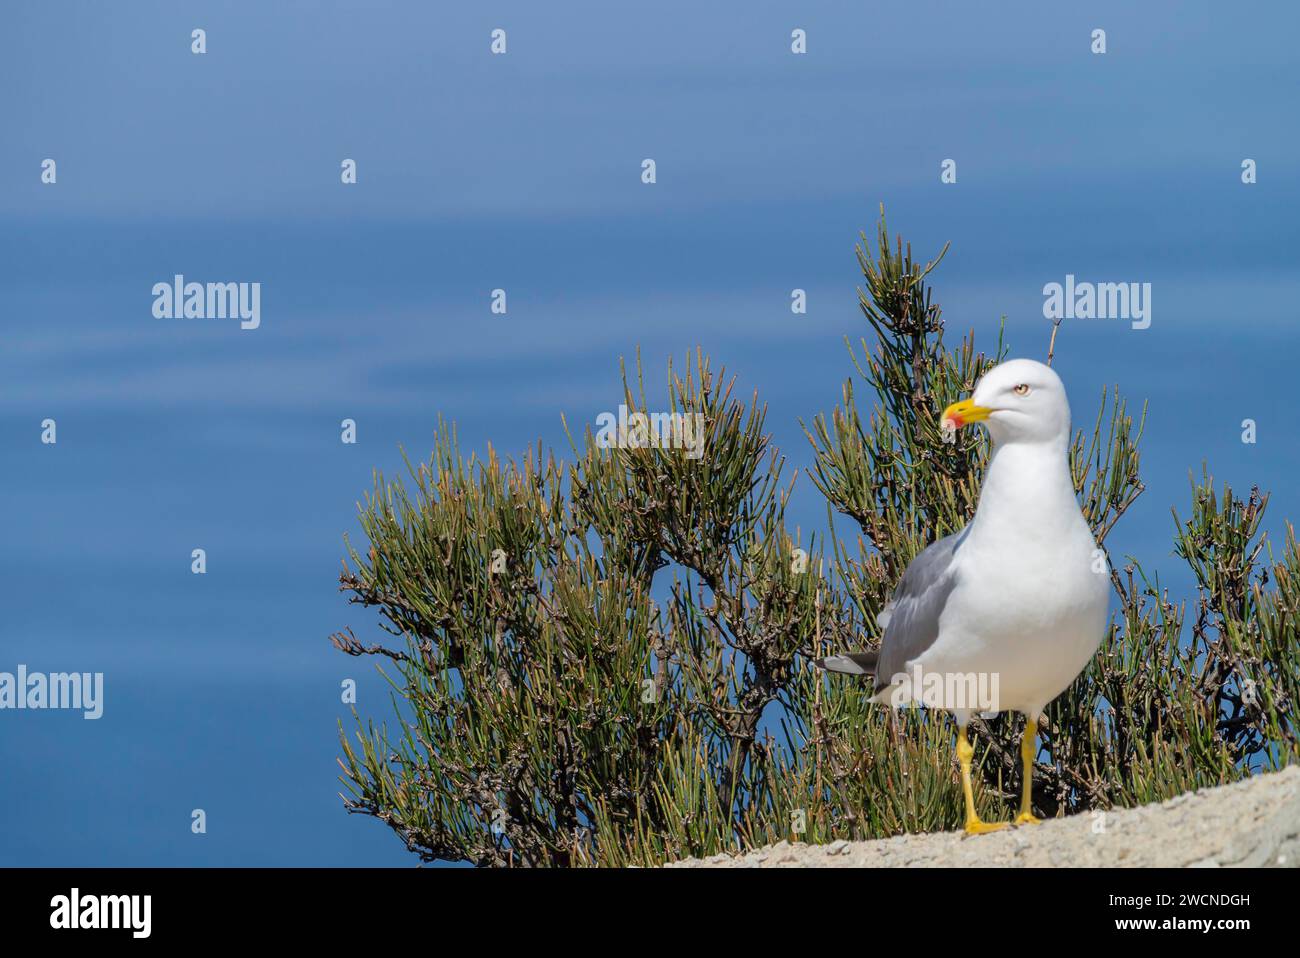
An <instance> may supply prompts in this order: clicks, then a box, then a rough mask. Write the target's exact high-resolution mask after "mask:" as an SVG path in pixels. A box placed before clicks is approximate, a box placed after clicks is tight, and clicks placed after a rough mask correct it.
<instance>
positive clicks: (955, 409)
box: [940, 399, 993, 429]
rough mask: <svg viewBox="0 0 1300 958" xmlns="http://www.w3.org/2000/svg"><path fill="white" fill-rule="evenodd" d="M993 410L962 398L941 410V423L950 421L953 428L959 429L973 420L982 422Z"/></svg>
mask: <svg viewBox="0 0 1300 958" xmlns="http://www.w3.org/2000/svg"><path fill="white" fill-rule="evenodd" d="M992 412H993V410H992V409H989V408H988V407H987V406H977V405H975V401H974V400H973V399H963V400H962V401H961V402H955V403H953V404H952V405H951V406H949V407H948V408H947V409H945V410H944V411H943V418H942V419H941V420H940V422H942V423H948V422H951V423H952V425H953V428H954V429H960V428H961V427H962V426H968V425H970V424H971V423H973V422H983V421H984V420H985V419H988V418H989V416H990V415H991V414H992Z"/></svg>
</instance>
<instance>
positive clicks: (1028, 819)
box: [1015, 715, 1042, 825]
mask: <svg viewBox="0 0 1300 958" xmlns="http://www.w3.org/2000/svg"><path fill="white" fill-rule="evenodd" d="M1037 733H1038V722H1037V720H1036V719H1035V718H1034V717H1033V716H1032V715H1030V716H1027V717H1026V718H1025V734H1024V735H1023V736H1022V737H1021V739H1020V764H1021V768H1022V769H1023V774H1022V776H1021V778H1022V780H1023V785H1022V788H1021V792H1020V814H1019V815H1017V816H1016V821H1015V824H1017V825H1038V824H1041V822H1042V819H1040V818H1035V817H1034V811H1033V791H1034V756H1035V755H1037V754H1038V749H1036V748H1035V747H1034V738H1035V736H1036V735H1037Z"/></svg>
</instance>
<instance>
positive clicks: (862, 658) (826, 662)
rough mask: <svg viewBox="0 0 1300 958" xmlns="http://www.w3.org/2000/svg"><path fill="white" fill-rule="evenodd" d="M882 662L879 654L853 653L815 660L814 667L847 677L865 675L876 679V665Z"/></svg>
mask: <svg viewBox="0 0 1300 958" xmlns="http://www.w3.org/2000/svg"><path fill="white" fill-rule="evenodd" d="M879 660H880V653H879V652H852V653H850V654H848V655H828V656H826V658H824V659H814V660H813V665H815V666H817V668H819V669H825V670H826V671H827V672H842V673H844V674H845V675H865V676H867V677H869V678H874V677H875V674H876V663H877V662H878V661H879Z"/></svg>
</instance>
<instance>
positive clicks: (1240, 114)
mask: <svg viewBox="0 0 1300 958" xmlns="http://www.w3.org/2000/svg"><path fill="white" fill-rule="evenodd" d="M1088 6H1089V8H1088V9H1087V10H1086V11H1085V10H1082V9H1080V10H1066V9H1060V8H1059V7H1058V5H1049V4H1042V3H1029V2H1016V3H1000V4H996V5H991V4H981V5H973V4H958V3H909V4H893V5H884V4H852V5H850V4H832V3H817V4H807V5H796V4H792V3H765V2H745V3H739V2H737V3H715V4H708V5H702V4H697V3H676V2H656V3H653V4H640V5H630V4H629V5H612V4H608V3H599V2H590V3H559V4H537V3H519V4H504V3H498V4H492V3H482V4H477V3H476V4H470V3H464V4H458V5H454V6H453V5H447V4H431V3H420V4H415V3H404V4H396V3H382V2H374V0H370V2H365V3H361V2H357V3H328V2H313V3H289V2H278V3H274V4H270V3H267V4H258V3H252V2H246V3H198V2H195V3H185V4H178V3H174V2H158V3H143V2H130V3H122V4H88V3H57V2H50V3H42V4H35V3H24V4H18V3H10V4H5V5H4V7H3V12H0V216H2V217H3V223H4V229H3V230H2V231H0V317H2V323H3V326H2V329H0V333H2V335H0V456H2V457H3V458H2V460H0V462H2V468H0V490H2V492H3V502H4V504H5V515H4V530H5V535H4V546H3V548H0V578H2V580H3V582H4V585H5V603H4V606H5V608H4V614H3V616H0V670H6V671H13V670H14V669H15V668H16V666H17V665H18V664H19V663H25V664H26V665H27V666H28V667H29V669H31V670H39V671H64V670H77V671H103V672H104V673H105V682H106V692H105V713H104V717H103V718H102V719H100V720H99V721H96V722H88V721H84V720H83V719H82V718H81V715H80V714H79V713H76V712H52V711H47V712H15V711H5V712H0V864H68V865H110V864H111V865H123V864H125V865H137V864H140V865H143V864H222V865H225V864H232V865H233V864H254V865H264V864H305V865H341V864H395V865H405V864H411V863H413V862H414V859H413V858H412V857H410V856H409V855H408V854H407V853H406V852H405V851H404V850H403V849H402V847H401V845H400V843H399V842H398V840H397V839H396V838H395V837H394V836H393V835H392V834H391V833H390V832H389V831H388V829H387V828H386V827H384V826H383V825H381V824H379V823H377V822H374V821H371V820H368V819H363V818H357V817H349V816H347V815H346V814H345V813H344V812H343V811H342V809H341V807H340V803H339V799H338V797H337V794H336V793H337V791H338V789H339V784H338V782H337V778H336V777H337V772H338V770H337V767H336V765H335V761H334V759H335V756H336V755H337V753H338V746H337V740H336V736H337V722H338V720H339V719H340V718H346V714H347V710H346V708H345V707H344V706H342V705H341V704H340V701H339V683H340V682H341V681H342V680H343V679H345V678H349V677H352V678H356V679H357V680H358V681H359V682H360V683H361V699H360V703H359V708H360V710H361V711H362V713H363V714H368V715H372V716H375V717H377V718H384V717H387V716H388V714H389V712H390V706H389V702H388V699H387V696H386V694H385V691H384V687H383V684H382V682H381V681H380V680H378V679H377V678H376V677H375V675H374V673H373V665H372V663H370V662H369V661H367V660H356V659H350V658H347V657H345V656H342V655H340V654H339V653H337V652H335V651H334V650H333V649H332V648H331V647H330V645H329V643H328V641H327V637H328V635H329V634H330V633H331V632H333V631H336V630H338V629H340V628H342V627H344V626H349V625H350V626H352V627H354V628H355V629H356V631H357V633H358V635H359V636H361V637H363V638H365V639H367V640H374V639H375V638H376V637H377V636H378V635H379V633H378V631H377V630H376V629H375V627H374V623H375V619H374V617H373V615H371V614H369V613H367V612H365V611H364V610H361V609H359V608H356V607H352V606H349V605H347V603H346V602H345V599H344V597H343V596H341V595H340V594H339V593H338V592H337V573H338V571H339V562H340V559H341V557H342V555H343V544H342V535H343V533H344V532H346V531H352V532H354V533H355V531H356V521H355V502H356V500H357V499H358V498H360V496H361V495H362V494H363V492H365V491H366V490H367V489H368V488H369V487H370V483H371V470H372V469H373V468H374V467H380V468H383V469H384V470H385V471H395V469H396V467H397V465H398V464H399V462H400V459H399V445H404V446H405V447H406V448H407V450H408V451H409V452H410V453H411V455H412V456H413V457H420V456H423V455H425V454H426V453H427V450H428V444H429V440H430V437H431V435H432V430H433V426H434V423H435V420H436V417H437V415H438V414H439V413H442V414H444V415H445V416H446V417H448V418H449V419H451V420H454V421H456V422H457V423H458V424H459V427H460V436H461V441H462V447H463V448H464V449H465V450H466V451H467V452H468V451H472V450H482V449H484V448H485V446H486V444H487V443H488V442H489V441H491V442H492V443H494V444H495V445H496V446H497V448H499V449H501V450H503V451H506V452H510V453H519V452H522V451H523V450H524V449H525V448H526V447H527V446H528V444H529V443H530V442H533V441H535V440H536V438H537V437H538V436H540V437H542V438H543V439H544V440H545V441H546V442H547V443H548V444H551V445H553V446H556V447H558V448H561V449H563V448H564V443H563V433H562V430H561V426H560V414H561V413H562V412H563V413H565V414H567V415H568V417H569V419H570V421H571V422H573V423H575V424H582V423H586V422H592V421H594V419H595V417H596V416H597V415H598V414H599V413H600V412H602V411H606V410H614V409H616V408H617V405H618V402H619V399H620V395H621V394H620V392H619V389H618V363H617V360H618V357H619V356H627V357H629V358H630V357H631V356H632V355H633V353H634V351H635V349H636V347H637V346H638V345H639V346H640V347H641V348H642V352H643V356H644V359H645V363H646V367H647V369H648V370H649V376H650V379H651V381H652V382H659V381H661V380H662V370H663V368H664V364H665V362H666V360H667V359H668V358H669V357H670V356H671V357H676V358H677V359H678V360H679V361H680V360H682V359H683V358H684V357H685V355H686V353H687V351H688V350H690V349H692V348H693V347H694V346H695V345H696V344H701V345H703V346H704V347H705V349H706V350H707V351H709V352H710V353H711V354H712V355H713V357H714V360H715V362H717V363H725V364H726V365H727V367H728V369H729V370H731V371H733V372H735V373H736V374H737V375H738V376H739V380H740V386H741V388H742V391H743V392H745V393H748V392H749V391H750V390H752V389H758V390H759V392H760V395H761V397H762V398H763V399H764V400H766V401H767V402H768V403H769V405H770V409H769V425H770V427H771V429H772V431H773V433H774V436H775V439H776V441H777V443H778V444H779V445H780V446H781V447H782V449H783V450H785V451H786V452H787V454H788V455H789V457H790V460H791V465H793V466H806V465H807V464H808V463H809V461H810V456H809V450H808V446H807V443H806V441H805V440H804V439H803V438H802V435H801V433H800V432H799V427H798V419H799V418H800V417H803V418H805V419H808V418H811V417H812V416H813V415H815V414H816V413H818V412H820V411H829V410H830V409H831V408H832V407H833V406H834V404H835V403H836V401H837V400H838V397H839V388H840V383H841V381H842V380H843V379H844V378H845V377H846V376H848V375H849V373H850V371H851V367H850V364H849V361H848V358H847V355H846V353H845V350H844V346H843V337H844V336H845V335H852V336H855V337H856V336H857V335H859V334H861V333H862V332H864V331H865V324H864V323H863V322H862V320H861V318H860V316H859V314H858V312H857V305H856V293H855V286H856V285H857V284H858V283H859V281H860V274H859V273H858V270H857V267H856V263H855V260H854V257H853V244H854V242H855V239H856V237H857V230H858V229H867V230H868V231H870V230H871V229H872V227H873V224H874V221H875V218H876V214H877V206H878V204H879V203H881V202H884V203H885V204H886V205H887V209H888V213H889V217H890V223H891V226H892V228H894V229H896V230H899V231H902V232H903V233H905V235H906V236H907V237H908V238H909V239H910V240H911V241H912V243H913V246H914V249H915V251H916V252H917V254H918V256H921V257H928V256H930V255H932V254H933V253H934V252H936V251H937V250H938V249H939V247H940V246H941V245H942V244H943V242H944V241H946V240H951V241H952V243H953V248H952V251H951V253H950V254H949V256H948V258H947V260H946V261H945V263H944V264H943V266H942V267H941V268H940V270H939V272H938V273H937V274H936V275H935V277H934V280H935V286H936V290H937V298H938V300H939V301H940V302H941V303H942V304H943V306H944V315H945V316H946V318H947V320H948V322H949V324H950V329H951V330H952V331H953V334H954V339H955V338H956V334H957V333H958V332H960V331H963V330H965V329H966V328H970V327H973V328H974V329H975V330H976V332H977V337H978V342H979V343H982V344H984V345H986V346H989V347H991V346H992V343H993V340H994V338H995V335H996V330H997V325H998V323H999V321H1000V317H1001V316H1003V315H1005V316H1006V321H1007V335H1008V339H1009V341H1010V344H1011V347H1012V354H1013V355H1025V356H1031V357H1037V358H1042V357H1043V356H1044V354H1045V351H1046V346H1047V340H1048V333H1049V325H1048V323H1047V322H1046V321H1045V320H1044V319H1043V318H1042V304H1043V295H1042V287H1043V285H1044V283H1047V282H1053V281H1055V282H1061V281H1063V280H1064V277H1065V274H1066V273H1074V274H1075V275H1076V276H1077V277H1078V278H1079V279H1080V280H1091V281H1095V282H1101V281H1105V282H1128V281H1134V282H1150V283H1152V284H1153V297H1152V307H1153V312H1152V319H1153V321H1152V325H1151V327H1150V328H1149V329H1146V330H1141V331H1138V330H1133V329H1131V328H1130V326H1129V324H1128V323H1127V322H1123V321H1100V320H1097V321H1091V322H1086V321H1078V322H1074V323H1069V322H1067V324H1066V325H1065V327H1064V328H1063V329H1062V331H1061V335H1060V338H1059V341H1058V349H1057V361H1056V366H1057V368H1058V370H1059V371H1060V372H1061V374H1062V375H1063V377H1064V378H1065V381H1066V384H1067V387H1068V388H1069V390H1070V394H1071V397H1072V401H1073V405H1074V411H1075V420H1076V422H1078V423H1081V424H1090V423H1091V420H1092V418H1093V416H1094V415H1095V412H1096V408H1097V401H1098V397H1099V395H1100V392H1101V390H1102V388H1103V386H1105V385H1107V384H1112V383H1117V384H1118V385H1119V386H1120V388H1121V390H1122V392H1123V393H1124V394H1125V395H1126V396H1128V397H1129V398H1130V400H1132V401H1134V402H1136V403H1137V404H1138V405H1140V403H1141V402H1142V401H1143V400H1149V401H1150V419H1149V423H1148V429H1147V435H1146V439H1145V442H1144V450H1145V470H1144V472H1145V477H1146V480H1147V483H1148V486H1149V488H1148V491H1147V493H1146V495H1145V496H1144V497H1143V498H1142V499H1141V500H1140V501H1139V503H1138V505H1137V506H1136V507H1135V508H1134V509H1133V510H1132V511H1131V513H1130V514H1129V515H1128V516H1126V517H1125V519H1124V520H1123V522H1122V523H1121V525H1120V526H1119V529H1118V530H1117V532H1116V533H1115V534H1114V536H1113V538H1112V540H1111V541H1110V546H1111V550H1112V553H1113V554H1115V555H1117V556H1122V555H1123V554H1126V553H1131V554H1134V555H1137V556H1138V557H1140V558H1141V559H1142V560H1143V562H1144V564H1145V565H1146V566H1147V567H1148V570H1149V571H1161V572H1162V577H1163V578H1164V579H1166V580H1167V581H1168V582H1169V583H1170V584H1172V585H1173V586H1175V588H1176V594H1182V595H1185V594H1186V593H1185V591H1183V590H1184V589H1185V586H1186V580H1187V576H1186V574H1185V573H1184V572H1182V571H1181V570H1180V569H1179V563H1178V562H1177V560H1175V559H1173V558H1172V557H1171V556H1170V554H1169V552H1170V533H1171V531H1172V519H1171V517H1170V514H1169V508H1170V506H1171V505H1176V506H1177V507H1178V508H1179V509H1180V511H1182V512H1184V513H1185V512H1186V510H1187V501H1188V495H1187V490H1188V481H1187V476H1188V472H1189V470H1191V469H1197V470H1199V467H1200V463H1201V462H1202V460H1206V459H1208V460H1209V462H1210V463H1211V465H1212V467H1213V469H1214V471H1215V473H1216V474H1217V475H1218V476H1219V477H1220V478H1221V479H1228V480H1230V481H1232V482H1233V483H1234V484H1235V485H1237V486H1239V487H1241V491H1245V489H1246V488H1248V486H1249V485H1250V484H1251V483H1252V482H1258V483H1259V484H1260V485H1261V486H1263V487H1264V488H1268V489H1271V490H1272V491H1273V493H1274V499H1273V505H1272V506H1271V508H1270V513H1269V517H1270V518H1269V522H1268V525H1269V528H1270V530H1272V531H1273V532H1274V534H1277V533H1278V532H1280V531H1281V530H1282V528H1283V525H1282V522H1283V518H1284V517H1287V516H1293V517H1294V516H1300V496H1297V491H1296V487H1295V484H1294V483H1293V482H1292V481H1291V477H1292V476H1293V475H1294V473H1295V470H1296V468H1297V465H1298V464H1300V463H1298V459H1300V455H1298V453H1297V447H1296V443H1295V429H1294V426H1293V416H1294V409H1295V400H1294V391H1295V374H1294V369H1295V358H1296V346H1297V342H1298V340H1300V337H1297V333H1296V323H1297V321H1298V320H1300V317H1298V316H1297V309H1296V302H1297V295H1296V294H1297V287H1298V285H1300V271H1298V270H1297V265H1296V256H1295V249H1296V245H1297V244H1296V238H1297V230H1298V229H1300V227H1297V223H1296V217H1295V211H1296V209H1297V203H1296V200H1297V198H1298V196H1297V192H1298V191H1297V183H1298V182H1300V179H1298V178H1297V172H1300V170H1298V166H1300V150H1298V148H1300V136H1298V134H1297V125H1296V123H1295V104H1296V93H1297V80H1296V66H1297V63H1296V59H1297V58H1296V54H1295V52H1294V37H1295V35H1296V28H1297V26H1298V25H1300V24H1298V23H1297V20H1298V19H1300V17H1298V16H1297V14H1296V13H1295V7H1294V6H1293V5H1284V4H1276V5H1273V6H1272V7H1271V9H1267V8H1266V7H1263V6H1255V7H1251V8H1249V9H1248V10H1247V9H1244V8H1243V9H1241V10H1234V9H1233V8H1230V7H1228V6H1225V5H1222V4H1210V3H1146V4H1142V5H1141V9H1129V8H1130V6H1132V5H1131V4H1127V3H1094V4H1090V5H1088ZM196 27H202V28H204V29H206V30H207V42H208V52H207V53H206V54H205V55H202V56H196V55H194V54H192V53H191V52H190V42H191V41H190V31H191V30H192V29H194V28H196ZM496 27H502V28H505V29H506V30H507V32H508V38H509V40H508V42H509V52H508V53H507V54H506V55H505V56H492V55H491V54H490V53H489V33H490V31H491V30H492V29H493V28H496ZM795 27H801V28H803V29H805V30H807V32H808V51H809V52H808V53H807V54H806V55H804V56H795V55H793V54H791V52H790V48H789V44H790V31H791V30H792V29H794V28H795ZM1096 27H1101V28H1104V29H1105V30H1106V31H1107V41H1108V52H1107V53H1106V54H1105V55H1103V56H1097V55H1093V54H1092V53H1091V52H1090V49H1089V47H1090V43H1091V40H1090V34H1091V31H1092V30H1093V29H1094V28H1096ZM46 157H51V158H54V159H56V160H57V162H58V183H57V185H53V186H49V185H43V184H42V183H41V182H40V164H41V161H42V160H43V159H45V158H46ZM345 157H347V158H353V159H355V160H356V161H357V164H358V171H359V183H358V184H357V185H355V186H344V185H342V184H341V183H340V181H339V172H340V162H341V161H342V160H343V159H344V158H345ZM646 157H653V158H654V159H655V160H656V161H657V164H658V183H657V184H655V185H653V186H646V185H643V184H642V183H641V182H640V164H641V161H642V159H644V158H646ZM1247 157H1249V158H1252V159H1254V160H1256V161H1257V163H1258V165H1259V182H1258V184H1257V185H1253V186H1245V185H1243V184H1242V183H1241V181H1240V165H1241V161H1242V160H1243V159H1244V158H1247ZM947 158H952V159H955V160H956V161H957V166H958V182H957V183H956V184H955V185H944V184H941V183H940V180H939V172H940V163H941V162H942V161H943V160H944V159H947ZM174 273H183V274H185V275H186V276H187V278H190V279H193V280H199V281H227V280H232V281H244V282H252V281H257V282H261V283H262V325H261V328H260V329H258V330H255V331H241V330H240V329H239V328H238V325H237V324H236V323H234V322H231V321H225V322H222V321H189V322H185V321H178V320H157V319H154V318H153V316H152V313H151V307H152V296H151V293H150V290H151V287H152V285H153V284H154V283H155V282H159V281H164V282H166V281H170V279H171V277H172V275H173V274H174ZM496 287H503V288H505V289H506V290H507V293H508V296H509V313H508V315H506V316H504V317H503V316H496V315H493V314H491V313H490V312H489V308H488V306H489V293H490V291H491V290H492V289H493V288H496ZM795 287H800V288H803V289H806V290H807V291H808V296H809V311H808V314H807V315H806V316H795V315H792V314H791V312H790V308H789V303H790V291H791V289H793V288H795ZM46 417H52V418H54V419H56V420H57V421H58V438H59V441H58V444H57V445H56V446H47V445H43V444H41V442H40V422H41V420H42V419H44V418H46ZM1247 417H1249V418H1253V419H1255V420H1256V421H1257V423H1258V443H1257V444H1255V445H1245V444H1243V443H1242V442H1241V438H1240V437H1241V422H1242V420H1243V419H1244V418H1247ZM344 418H353V419H356V420H357V422H358V426H359V442H358V443H357V444H356V445H352V446H349V445H344V444H342V443H341V442H340V441H339V422H340V420H342V419H344ZM824 515H825V513H824V505H823V504H822V502H821V501H820V499H819V497H818V495H817V493H816V491H815V490H814V489H813V488H812V486H811V484H810V483H808V482H807V481H806V480H803V481H801V482H800V484H799V486H798V491H797V496H796V504H795V512H794V518H795V519H796V520H797V521H799V522H800V523H801V524H802V526H803V528H804V529H805V530H806V531H811V530H817V531H820V530H821V529H822V527H823V526H824ZM199 547H201V548H204V549H206V550H207V554H208V573H207V575H205V576H196V575H192V574H191V573H190V550H191V549H194V548H199ZM194 808H203V809H205V810H206V812H207V815H208V832H207V834H206V835H193V834H191V832H190V812H191V810H192V809H194Z"/></svg>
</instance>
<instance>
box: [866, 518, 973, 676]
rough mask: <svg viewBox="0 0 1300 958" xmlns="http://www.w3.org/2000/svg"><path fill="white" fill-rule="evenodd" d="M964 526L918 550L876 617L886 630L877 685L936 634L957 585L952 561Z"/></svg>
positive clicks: (960, 541) (877, 667) (932, 639)
mask: <svg viewBox="0 0 1300 958" xmlns="http://www.w3.org/2000/svg"><path fill="white" fill-rule="evenodd" d="M969 528H970V527H969V526H967V527H966V529H962V530H961V532H954V533H953V534H952V535H950V536H944V537H943V538H942V539H939V540H936V541H935V542H932V543H931V544H930V545H928V546H926V547H925V548H924V549H922V550H921V552H920V554H918V555H917V557H916V558H915V559H913V560H912V561H911V563H910V564H909V565H908V567H907V570H906V571H905V572H904V573H903V578H902V581H900V582H899V583H898V588H897V589H896V590H895V591H894V597H893V598H892V599H890V600H889V602H888V604H886V606H885V607H884V608H883V609H881V610H880V613H879V615H877V616H876V624H877V625H879V626H880V627H881V628H883V629H884V630H885V635H884V638H883V639H882V640H881V643H880V660H879V662H878V663H877V664H876V688H878V689H883V688H884V687H885V686H887V685H889V679H890V677H891V676H894V675H897V674H898V673H899V672H902V671H903V670H904V666H905V665H906V663H907V662H908V661H909V660H911V659H914V658H916V657H917V656H918V655H920V654H921V653H922V652H924V651H925V650H926V649H928V648H929V647H930V646H931V645H933V644H934V640H935V639H937V638H938V637H939V616H941V615H942V614H943V608H944V606H945V605H946V604H947V602H948V596H949V595H950V594H951V593H952V590H953V587H954V586H956V584H957V574H956V563H955V562H954V561H953V560H954V558H955V557H956V554H957V549H958V548H960V546H961V544H962V542H963V541H964V540H965V538H966V531H967V529H969Z"/></svg>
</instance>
